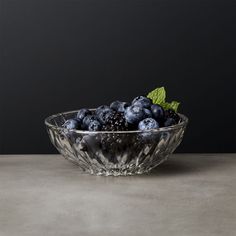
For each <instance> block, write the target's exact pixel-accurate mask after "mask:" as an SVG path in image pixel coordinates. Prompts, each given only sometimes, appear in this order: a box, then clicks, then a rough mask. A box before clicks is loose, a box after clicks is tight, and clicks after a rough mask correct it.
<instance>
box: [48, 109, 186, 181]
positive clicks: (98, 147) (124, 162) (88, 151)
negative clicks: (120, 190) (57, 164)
mask: <svg viewBox="0 0 236 236" xmlns="http://www.w3.org/2000/svg"><path fill="white" fill-rule="evenodd" d="M76 113H77V111H70V112H65V113H60V114H56V115H52V116H50V117H48V118H47V119H46V120H45V124H46V127H47V131H48V134H49V137H50V139H51V142H52V144H53V145H54V146H55V147H56V149H57V150H58V151H59V152H60V153H61V154H62V155H63V156H64V157H65V158H66V159H67V160H69V161H71V162H73V163H75V164H76V165H78V166H79V167H80V168H81V169H82V170H83V171H85V172H87V173H90V174H94V175H105V176H108V175H113V176H119V175H134V174H143V173H146V172H148V171H150V170H151V169H153V168H154V167H156V166H157V165H159V164H160V163H162V162H163V161H165V160H166V159H167V157H168V156H169V155H170V154H171V153H173V152H174V150H175V149H176V148H177V146H178V145H179V144H180V143H181V141H182V138H183V135H184V131H185V128H186V126H187V123H188V118H187V117H186V116H184V115H182V114H179V116H180V117H181V122H180V123H179V124H177V125H174V126H170V127H163V128H159V129H155V130H150V131H138V130H135V131H96V132H91V131H82V130H68V129H66V128H63V127H62V125H63V124H64V122H65V120H67V119H71V118H74V117H75V116H76Z"/></svg>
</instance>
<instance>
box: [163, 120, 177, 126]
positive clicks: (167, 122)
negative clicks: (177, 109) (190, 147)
mask: <svg viewBox="0 0 236 236" xmlns="http://www.w3.org/2000/svg"><path fill="white" fill-rule="evenodd" d="M175 124H176V121H175V120H174V119H173V118H167V119H166V121H165V122H164V126H165V127H168V126H172V125H175Z"/></svg>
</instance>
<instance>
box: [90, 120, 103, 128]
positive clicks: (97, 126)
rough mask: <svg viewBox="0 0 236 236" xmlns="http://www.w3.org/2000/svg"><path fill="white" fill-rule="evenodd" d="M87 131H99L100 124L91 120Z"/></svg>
mask: <svg viewBox="0 0 236 236" xmlns="http://www.w3.org/2000/svg"><path fill="white" fill-rule="evenodd" d="M88 130H89V131H99V130H101V124H100V122H99V121H98V120H92V121H91V122H90V123H89V125H88Z"/></svg>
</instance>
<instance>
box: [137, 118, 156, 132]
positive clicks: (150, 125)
mask: <svg viewBox="0 0 236 236" xmlns="http://www.w3.org/2000/svg"><path fill="white" fill-rule="evenodd" d="M138 128H139V130H143V131H145V130H150V129H158V128H159V124H158V122H157V121H156V120H154V119H153V118H146V119H144V120H142V121H140V122H139V124H138Z"/></svg>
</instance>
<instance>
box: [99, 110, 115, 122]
mask: <svg viewBox="0 0 236 236" xmlns="http://www.w3.org/2000/svg"><path fill="white" fill-rule="evenodd" d="M113 113H114V111H113V110H112V109H111V108H109V109H104V110H102V111H100V112H99V113H98V115H97V118H98V120H99V121H100V123H101V124H105V123H106V120H107V119H108V118H109V117H110V116H111V115H112V114H113Z"/></svg>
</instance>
